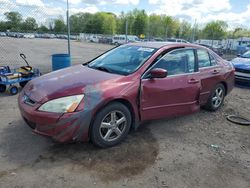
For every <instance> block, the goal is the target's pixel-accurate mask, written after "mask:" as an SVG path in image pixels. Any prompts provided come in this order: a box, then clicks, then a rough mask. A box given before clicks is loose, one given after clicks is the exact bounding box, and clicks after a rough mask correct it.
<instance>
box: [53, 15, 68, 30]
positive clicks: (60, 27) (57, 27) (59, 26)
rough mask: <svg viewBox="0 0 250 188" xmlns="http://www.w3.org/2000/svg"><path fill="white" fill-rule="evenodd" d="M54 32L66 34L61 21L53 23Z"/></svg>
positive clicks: (57, 20)
mask: <svg viewBox="0 0 250 188" xmlns="http://www.w3.org/2000/svg"><path fill="white" fill-rule="evenodd" d="M54 31H55V32H56V33H63V32H66V25H65V23H64V21H63V19H61V18H59V19H56V20H55V21H54Z"/></svg>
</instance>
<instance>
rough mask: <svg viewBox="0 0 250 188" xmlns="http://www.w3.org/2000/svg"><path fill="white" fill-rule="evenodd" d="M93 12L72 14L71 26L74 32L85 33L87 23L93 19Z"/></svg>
mask: <svg viewBox="0 0 250 188" xmlns="http://www.w3.org/2000/svg"><path fill="white" fill-rule="evenodd" d="M92 17H93V14H90V13H82V12H80V13H77V14H73V15H71V16H70V27H71V31H72V33H85V32H86V28H87V23H88V22H89V20H90V19H92Z"/></svg>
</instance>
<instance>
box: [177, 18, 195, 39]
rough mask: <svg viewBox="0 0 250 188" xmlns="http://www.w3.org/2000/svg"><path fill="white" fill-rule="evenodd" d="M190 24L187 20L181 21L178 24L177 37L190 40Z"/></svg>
mask: <svg viewBox="0 0 250 188" xmlns="http://www.w3.org/2000/svg"><path fill="white" fill-rule="evenodd" d="M192 31H193V30H192V26H191V24H190V23H189V22H187V21H183V22H181V23H180V26H179V33H178V38H182V39H186V40H191V38H192Z"/></svg>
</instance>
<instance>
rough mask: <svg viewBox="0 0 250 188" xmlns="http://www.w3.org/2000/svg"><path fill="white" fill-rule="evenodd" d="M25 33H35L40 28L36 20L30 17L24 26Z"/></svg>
mask: <svg viewBox="0 0 250 188" xmlns="http://www.w3.org/2000/svg"><path fill="white" fill-rule="evenodd" d="M22 28H23V30H24V31H35V30H36V29H37V28H38V25H37V23H36V20H35V18H32V17H28V18H26V20H25V22H24V23H23V24H22Z"/></svg>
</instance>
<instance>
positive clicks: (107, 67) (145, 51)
mask: <svg viewBox="0 0 250 188" xmlns="http://www.w3.org/2000/svg"><path fill="white" fill-rule="evenodd" d="M155 51H156V49H155V48H148V47H142V46H134V45H125V46H120V47H117V48H114V49H113V50H110V51H108V52H107V53H105V54H103V55H101V56H100V57H98V58H96V59H94V60H93V61H91V62H90V63H88V67H90V68H93V69H98V70H101V71H106V72H109V73H114V74H120V75H129V74H131V73H133V72H135V71H136V70H137V69H138V68H139V67H141V66H142V65H143V64H144V63H145V62H146V61H147V60H148V58H150V57H151V56H152V55H153V54H154V52H155Z"/></svg>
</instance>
